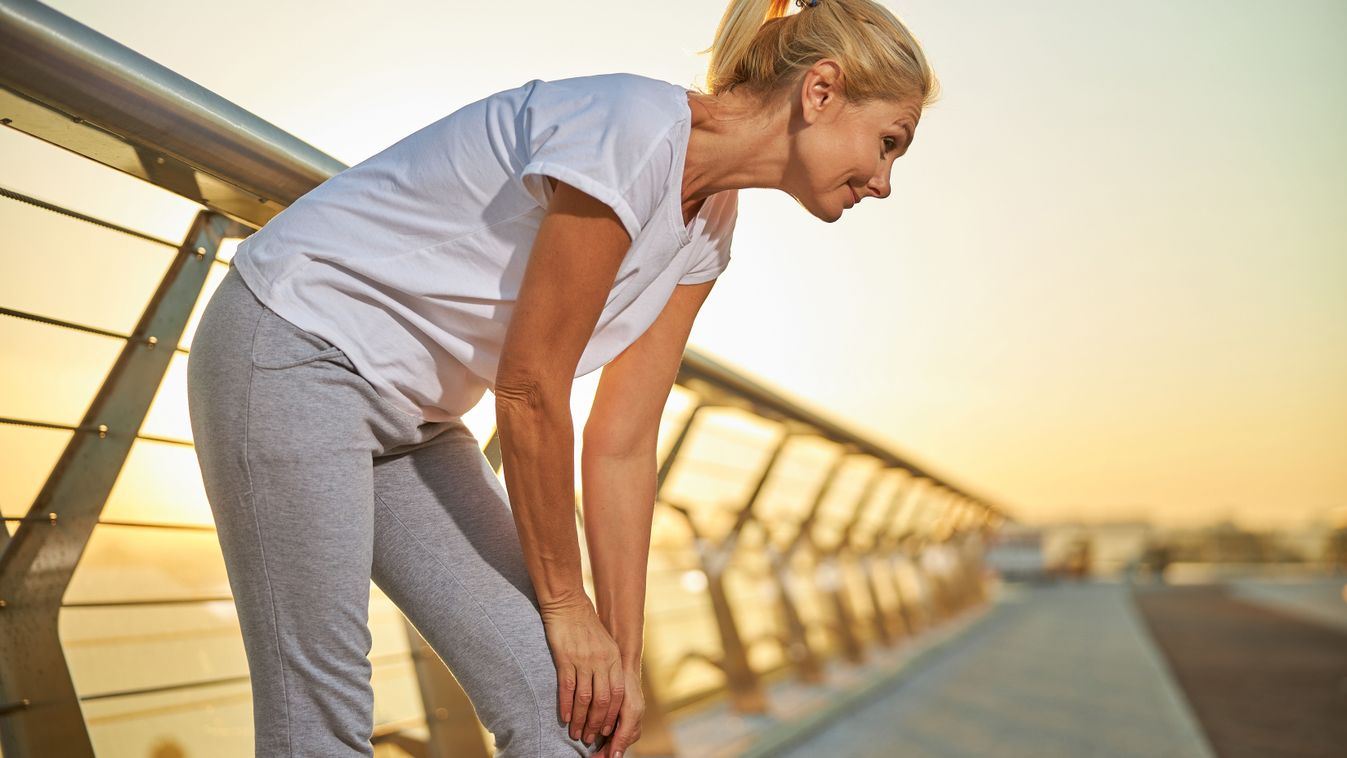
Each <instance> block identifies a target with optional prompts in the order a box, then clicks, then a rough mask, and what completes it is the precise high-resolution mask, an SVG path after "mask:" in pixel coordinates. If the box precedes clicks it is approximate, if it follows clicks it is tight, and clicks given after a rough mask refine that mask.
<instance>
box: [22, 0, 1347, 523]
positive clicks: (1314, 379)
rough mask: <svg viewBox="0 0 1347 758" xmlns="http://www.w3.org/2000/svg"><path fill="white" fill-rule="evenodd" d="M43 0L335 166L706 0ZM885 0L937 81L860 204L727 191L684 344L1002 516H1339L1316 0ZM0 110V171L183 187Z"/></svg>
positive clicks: (1346, 136) (1345, 213) (1323, 80)
mask: <svg viewBox="0 0 1347 758" xmlns="http://www.w3.org/2000/svg"><path fill="white" fill-rule="evenodd" d="M822 1H823V2H827V1H828V0H822ZM47 4H48V5H50V6H52V7H54V8H56V9H57V10H59V11H61V12H63V13H66V14H68V15H70V16H72V17H73V18H75V19H77V20H79V21H80V22H82V23H84V24H86V25H88V26H91V27H93V28H94V29H96V30H98V31H100V32H102V33H104V34H106V35H108V36H110V37H112V38H113V39H115V40H117V41H119V42H121V43H123V44H125V45H127V46H128V47H130V48H132V49H134V50H136V51H138V52H140V53H142V54H144V55H146V56H148V57H149V58H151V59H153V60H156V61H158V62H159V63H161V64H163V65H165V66H167V67H168V68H170V69H172V70H174V71H177V72H178V73H180V74H182V75H183V76H185V77H187V78H189V79H192V80H194V81H196V82H197V83H199V84H201V85H202V86H204V87H206V88H208V89H211V90H213V91H215V92H216V93H218V94H220V95H221V96H223V97H225V98H227V99H229V100H232V101H233V102H235V103H237V104H239V105H240V106H242V107H244V108H246V109H248V110H249V111H252V112H253V113H255V114H257V115H258V116H260V117H261V118H263V119H266V120H268V121H270V122H272V123H274V124H276V125H277V126H279V127H280V128H282V129H284V130H286V131H289V132H291V133H292V134H294V135H296V136H298V137H300V138H301V139H303V140H305V141H307V142H309V143H310V144H312V145H314V146H315V147H317V148H318V149H320V150H323V151H324V152H327V153H329V154H330V155H332V156H334V157H336V158H337V159H339V160H341V161H343V162H344V163H347V164H354V163H357V162H359V161H360V160H363V159H364V158H366V157H368V156H369V155H372V154H373V153H375V152H377V151H379V150H381V149H383V148H384V147H386V146H387V145H389V144H391V143H392V142H394V141H396V140H398V139H400V138H401V137H403V136H405V135H406V134H408V133H410V132H412V131H415V130H416V129H419V128H420V127H422V126H424V125H425V124H427V123H430V122H431V121H434V120H436V119H438V118H440V117H442V116H443V115H445V114H447V113H449V112H451V111H453V110H455V109H456V108H458V107H460V106H462V105H465V104H467V103H469V102H472V101H474V100H477V99H479V98H481V97H484V96H486V95H488V94H490V93H492V92H495V91H498V90H501V89H505V88H509V87H514V86H517V85H519V84H522V83H524V82H525V81H528V80H529V79H533V78H542V79H558V78H563V77H568V76H578V75H585V74H595V73H604V72H611V71H629V72H634V73H639V74H644V75H647V76H654V77H658V78H661V79H665V80H667V81H670V82H674V83H678V84H682V85H684V86H688V87H693V86H700V85H702V84H704V79H703V74H704V70H705V63H706V58H705V57H704V56H699V55H697V51H698V50H700V49H702V48H704V47H705V46H707V45H708V44H709V43H710V41H711V36H712V33H713V32H714V30H715V25H716V23H717V22H718V21H719V18H720V15H721V13H722V12H723V10H724V7H725V6H724V3H723V2H721V1H720V0H689V1H688V2H681V3H668V2H659V3H656V2H615V1H613V0H592V1H591V2H586V3H581V4H569V3H568V4H561V3H525V2H518V3H516V2H507V3H442V2H431V1H429V0H420V1H416V2H413V1H411V0H400V1H389V2H381V3H332V2H321V3H320V2H298V1H296V2H275V1H274V0H266V1H265V2H263V1H261V0H233V2H230V3H228V4H223V3H183V2H180V1H178V0H156V1H153V2H151V1H150V0H125V1H123V2H116V3H108V2H103V1H101V0H100V1H97V2H95V1H93V0H50V1H49V2H48V3H47ZM886 4H887V5H888V7H890V8H891V9H893V10H894V11H895V12H896V13H898V14H899V15H900V17H902V18H903V19H904V21H906V22H907V23H908V25H909V26H910V27H911V28H912V29H913V31H914V32H915V34H916V35H917V37H918V38H919V39H920V40H921V42H922V43H923V45H924V47H925V50H926V53H927V55H928V57H929V59H930V61H931V62H932V64H933V65H934V67H935V69H936V73H937V75H938V76H939V77H940V79H941V81H942V85H943V91H944V95H943V97H942V99H941V101H940V102H939V103H937V104H936V105H935V106H933V107H932V108H930V109H929V110H928V111H927V112H926V113H925V114H924V115H923V117H922V120H921V124H920V126H919V128H918V129H917V132H916V139H915V141H914V143H913V145H912V148H911V150H910V151H909V152H908V154H907V155H906V156H905V157H903V158H901V159H900V160H899V161H898V162H897V164H896V165H895V168H894V173H893V193H892V196H891V197H890V198H889V199H887V200H886V201H874V200H871V201H870V202H866V203H864V204H863V205H862V206H859V207H857V208H856V209H855V210H854V211H849V212H847V213H846V214H845V215H844V217H843V218H842V219H840V220H839V221H837V222H836V223H834V224H826V223H823V222H821V221H819V220H817V219H815V218H813V217H811V216H810V215H808V213H806V212H805V211H804V210H803V209H801V208H800V207H799V206H797V205H796V203H795V202H794V201H793V200H792V199H791V198H790V197H789V196H787V195H785V194H783V193H780V192H775V191H768V190H747V191H744V192H743V193H741V196H740V218H739V223H738V228H737V231H736V235H735V244H734V260H733V262H732V263H731V265H730V268H729V270H728V271H727V272H726V273H725V274H724V275H722V277H721V278H720V281H719V282H718V283H717V285H716V287H715V289H714V291H713V293H712V295H711V297H710V299H709V300H708V302H707V304H706V306H705V308H704V309H703V311H702V313H701V315H700V317H699V318H698V321H697V323H696V326H695V328H694V329H693V332H692V338H691V344H692V345H693V346H694V347H696V348H698V349H701V350H703V351H705V352H707V353H709V354H710V355H712V356H713V357H715V358H717V359H719V360H722V361H724V362H726V363H729V364H731V365H733V366H736V367H738V368H740V369H742V370H743V371H745V372H746V373H748V374H750V375H752V376H754V377H756V378H758V379H760V380H762V381H764V382H766V383H768V384H770V385H772V386H774V387H777V388H779V389H780V390H781V391H782V392H784V393H786V394H788V395H789V396H792V397H794V398H796V399H798V400H799V401H801V402H803V403H805V404H806V405H808V406H809V407H811V408H813V409H816V410H818V411H820V412H823V413H825V414H827V415H830V416H832V417H834V418H837V419H839V420H841V421H842V422H843V423H845V424H848V425H850V426H851V427H853V428H855V429H857V430H859V431H862V432H865V433H867V434H869V435H872V436H873V437H875V438H876V439H879V440H881V441H884V442H887V443H890V444H892V446H893V447H894V448H895V449H897V450H898V451H899V452H901V453H905V454H908V455H910V456H911V457H912V458H913V459H914V460H916V461H917V462H918V463H922V464H928V465H930V466H931V467H933V468H934V469H936V470H937V471H940V472H944V473H947V474H949V475H950V476H951V477H953V478H954V479H955V480H957V481H958V482H960V483H963V484H966V485H967V486H968V487H969V488H970V489H972V490H974V491H976V492H979V493H984V494H986V495H987V496H988V497H989V498H992V499H993V500H995V501H996V502H998V503H1002V504H1004V505H1005V506H1006V507H1007V508H1008V509H1009V510H1011V511H1012V512H1013V513H1014V514H1016V515H1017V516H1020V517H1022V518H1024V519H1028V520H1048V519H1059V518H1085V519H1115V518H1124V519H1130V518H1151V519H1153V520H1155V521H1157V522H1160V523H1167V524H1195V523H1200V522H1205V521H1209V520H1212V519H1220V518H1234V519H1236V520H1238V521H1239V522H1241V523H1243V524H1246V525H1248V526H1254V527H1261V526H1283V525H1284V526H1297V525H1301V524H1304V523H1307V522H1309V521H1312V520H1318V521H1328V520H1331V519H1334V518H1342V517H1344V516H1347V45H1344V44H1342V33H1343V31H1344V30H1347V3H1343V2H1341V1H1340V0H1298V1H1297V2H1295V3H1273V2H1266V1H1265V2H1250V1H1248V0H1233V1H1232V0H1220V1H1217V0H1185V2H1182V3H1173V2H1163V1H1162V0H1148V1H1146V2H1138V3H1129V4H1127V5H1126V6H1122V5H1119V4H1117V3H1105V2H1100V1H1099V0H1091V1H1089V2H1082V1H1081V0H1050V1H1049V0H1035V1H1034V2H1026V3H1014V4H1010V3H991V2H970V1H968V0H958V1H956V0H903V1H902V2H898V1H897V0H893V1H891V2H888V3H886ZM4 131H5V132H8V133H6V134H0V137H3V139H2V140H0V164H4V165H5V166H6V168H4V169H3V170H0V181H2V182H3V183H4V184H5V185H6V186H14V187H15V188H17V189H19V190H20V191H25V192H29V193H30V194H36V195H38V196H40V197H45V198H51V199H55V200H58V201H60V202H62V203H63V204H66V205H68V206H70V207H72V208H74V209H76V210H78V211H81V212H83V213H88V214H91V215H95V216H98V217H102V218H111V219H115V220H117V222H118V223H122V224H125V225H128V226H132V227H135V228H137V229H142V230H145V231H148V232H151V233H154V234H157V235H159V236H163V237H167V238H169V239H176V238H180V237H181V236H182V233H183V230H184V229H185V219H186V218H189V217H190V213H191V212H193V211H194V210H195V208H194V207H192V206H190V204H189V203H186V202H185V201H183V202H182V203H180V204H176V205H175V204H174V203H173V201H172V200H171V199H164V198H163V197H162V192H159V191H157V190H156V191H155V192H154V193H151V192H149V191H148V190H152V189H153V188H147V192H146V193H145V194H144V195H140V194H137V193H135V192H122V191H119V192H115V193H113V192H109V191H106V188H104V191H101V192H100V191H99V189H100V182H99V181H98V180H97V179H92V178H91V179H87V180H85V179H81V180H79V181H76V173H75V172H77V171H79V169H77V168H75V167H74V164H75V163H77V162H79V159H78V158H76V157H75V156H71V157H70V159H69V161H68V162H66V161H59V162H53V161H50V160H45V159H44V160H41V161H39V160H37V159H35V158H33V157H32V156H31V155H30V154H28V153H26V152H25V150H27V149H28V146H27V145H26V142H34V141H33V140H31V139H28V138H26V137H24V136H23V135H16V134H14V133H12V130H4ZM43 155H46V153H44V154H43ZM85 163H87V161H85ZM67 167H69V170H70V172H71V173H64V172H65V171H66V168H67ZM100 170H101V171H103V172H104V173H106V172H107V170H106V169H100ZM79 176H81V177H83V174H80V175H79ZM118 186H121V185H118ZM446 202H452V197H451V196H446ZM6 236H7V237H9V234H8V233H7V235H6ZM11 239H13V238H12V237H11ZM13 254H14V253H13V251H7V252H6V253H4V255H5V256H10V255H13ZM12 263H13V261H12V260H10V261H7V262H6V265H11V264H12ZM6 304H7V303H6ZM594 379H597V374H593V375H591V376H589V377H586V378H585V380H582V383H583V382H585V381H592V380H594ZM577 391H579V390H577Z"/></svg>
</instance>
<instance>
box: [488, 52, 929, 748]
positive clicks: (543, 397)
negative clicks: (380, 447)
mask: <svg viewBox="0 0 1347 758" xmlns="http://www.w3.org/2000/svg"><path fill="white" fill-rule="evenodd" d="M796 82H797V83H798V90H796V89H795V87H794V86H792V87H791V90H790V91H791V92H792V93H793V94H791V95H790V96H788V97H787V96H784V93H783V96H781V97H777V98H773V99H771V100H770V102H769V104H767V105H765V106H764V104H763V103H762V102H760V101H758V100H757V99H755V98H753V97H752V96H750V95H747V94H744V93H738V92H735V91H731V92H726V93H722V94H720V95H716V96H706V95H700V94H697V93H689V94H688V105H689V108H690V109H691V112H692V129H691V133H690V135H689V139H688V149H687V157H686V160H685V165H684V174H683V179H682V190H683V191H682V199H683V213H684V221H688V220H690V219H691V218H692V217H693V216H695V215H696V213H697V212H698V210H699V209H700V207H701V205H702V203H703V202H705V200H706V199H707V198H708V197H710V196H711V195H714V194H715V193H717V192H721V191H725V190H729V189H743V188H749V187H760V188H768V189H779V190H781V191H783V192H786V193H787V194H789V195H790V196H791V197H793V198H795V200H796V202H798V203H799V204H800V205H801V206H802V207H803V208H805V209H806V210H808V211H809V212H810V213H811V214H812V215H814V216H815V217H817V218H820V219H822V220H824V221H826V222H829V223H832V222H834V221H836V220H837V219H838V218H840V217H841V216H842V213H843V212H844V211H845V210H846V209H847V208H850V207H852V206H853V205H854V204H855V203H856V202H859V199H864V198H866V197H888V195H889V189H890V186H889V176H890V173H891V171H892V168H893V161H894V160H895V159H897V158H898V157H899V156H901V155H903V154H904V153H906V151H907V149H908V147H909V146H910V144H911V142H912V137H913V134H914V133H915V130H916V126H917V121H918V120H919V118H920V115H921V110H920V99H919V98H911V99H901V100H875V101H871V102H867V103H862V104H857V103H851V102H848V101H847V99H846V97H845V95H844V91H843V88H842V86H841V85H842V73H841V69H840V67H839V66H838V65H837V63H836V62H835V61H832V60H828V59H824V60H821V61H819V62H817V63H815V64H814V65H813V66H811V67H810V68H809V69H808V70H806V71H804V72H803V73H802V75H801V76H800V77H798V78H797V79H796ZM553 190H554V191H553V197H552V201H551V204H550V205H549V208H548V213H547V215H546V217H545V218H544V221H543V224H542V226H541V227H540V230H539V235H538V238H537V240H536V241H535V244H534V248H533V252H532V254H531V256H530V260H529V264H528V267H527V270H526V273H525V275H524V280H523V283H522V284H521V289H520V292H519V296H518V301H517V304H516V310H515V313H514V315H513V317H512V319H511V323H510V326H509V327H508V329H507V333H506V338H505V345H504V347H503V349H502V357H501V364H500V368H499V370H498V376H497V383H496V387H495V395H496V418H497V424H498V427H499V428H500V432H501V453H502V459H503V461H504V469H505V476H506V484H507V489H508V491H509V496H510V502H511V503H512V506H513V508H512V513H513V515H514V517H515V522H516V527H517V529H518V532H519V536H520V540H521V543H522V545H523V548H524V556H525V560H526V562H527V563H528V569H529V574H530V577H531V578H532V579H533V584H534V586H535V589H536V590H537V593H538V598H539V610H540V612H541V615H542V619H543V622H544V628H545V630H546V633H547V639H548V644H549V646H550V647H551V649H552V653H553V657H554V660H555V661H556V663H557V672H558V693H557V696H558V711H559V714H560V717H561V720H562V721H563V722H565V723H566V724H567V726H568V731H569V732H570V734H571V736H572V737H576V738H583V739H584V741H585V742H593V741H594V739H595V737H596V735H598V734H604V735H611V739H609V740H608V741H607V743H606V744H605V746H604V748H603V749H602V750H601V751H600V752H599V753H598V755H600V756H601V758H614V757H615V756H616V755H618V754H619V751H625V750H626V748H627V747H629V746H630V745H631V744H632V743H634V742H636V741H637V740H638V739H639V738H640V734H641V718H642V716H643V715H644V710H645V705H644V698H643V693H642V687H641V646H642V637H643V635H642V628H643V623H644V618H643V615H644V601H645V576H646V564H647V561H648V556H649V544H650V528H651V520H652V516H653V509H654V500H655V489H656V487H655V471H656V459H657V456H656V441H657V438H658V430H659V420H660V416H661V415H662V412H663V407H664V400H665V399H666V398H667V397H668V394H669V391H670V390H671V388H672V385H673V382H674V379H675V377H676V374H677V369H678V366H679V363H680V362H681V360H682V355H683V350H684V348H685V346H686V343H687V338H688V334H689V332H690V330H691V327H692V323H693V320H694V319H695V317H696V314H697V312H698V311H699V309H700V307H701V305H702V303H703V302H704V301H705V299H706V297H707V295H708V294H709V292H710V290H711V287H712V286H713V285H714V282H715V280H712V281H709V282H703V283H701V284H694V285H678V286H677V287H675V291H674V293H673V294H672V295H671V296H670V298H669V301H668V303H667V304H666V305H665V307H664V309H663V311H662V312H661V313H660V315H659V316H658V317H657V318H656V320H655V322H654V323H653V324H652V325H651V326H650V328H649V329H647V330H646V332H645V333H644V334H642V335H641V336H640V337H639V338H638V339H637V340H636V341H635V342H634V343H632V345H630V346H629V347H628V348H627V349H626V350H625V351H624V352H623V353H622V354H620V355H619V356H618V357H617V358H614V359H613V360H612V361H611V362H609V363H608V364H607V365H605V366H604V368H603V373H602V374H601V377H600V381H599V387H598V391H597V394H596V396H595V401H594V405H593V407H592V409H591V412H590V415H589V420H588V421H587V423H586V426H585V432H584V445H583V447H582V458H581V467H582V474H583V476H584V482H585V487H584V493H585V494H584V504H583V510H584V515H585V519H584V528H585V533H586V537H587V540H586V544H587V546H588V551H589V555H590V564H591V568H592V570H593V576H594V585H595V594H596V603H595V604H591V603H590V601H589V598H588V597H587V596H586V594H585V591H584V587H583V584H582V582H581V580H580V561H579V547H578V544H577V541H576V538H575V532H574V520H573V517H574V513H573V495H572V493H574V491H575V489H574V486H573V481H574V479H573V471H572V463H571V462H572V461H573V457H572V450H573V448H572V438H571V435H572V426H571V420H570V416H569V394H570V388H571V382H572V377H573V375H574V369H575V366H576V362H577V360H578V358H579V355H580V352H581V350H582V349H583V347H584V345H585V343H586V342H587V341H588V339H589V336H590V334H591V333H592V331H593V328H594V325H595V323H596V321H597V318H598V316H599V313H600V311H601V310H602V307H603V304H604V301H605V298H606V296H607V293H608V291H609V289H610V288H611V286H612V282H613V279H614V276H615V274H616V271H617V267H618V265H619V263H620V262H621V260H622V258H623V257H624V256H625V254H626V251H627V249H628V248H629V247H630V244H631V240H630V238H628V237H627V235H626V232H625V230H624V228H623V227H622V225H621V223H620V222H619V221H618V219H617V217H616V215H615V214H614V213H613V211H612V209H611V208H609V207H608V206H606V205H604V204H603V203H601V202H599V201H598V200H596V199H594V198H592V197H589V196H588V195H586V194H584V193H582V192H580V191H579V190H576V189H575V188H573V187H571V186H569V185H567V184H565V183H564V182H555V181H554V182H553ZM576 250H583V251H584V255H577V254H576ZM596 605H597V608H596V607H595V606H596Z"/></svg>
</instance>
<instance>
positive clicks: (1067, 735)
mask: <svg viewBox="0 0 1347 758" xmlns="http://www.w3.org/2000/svg"><path fill="white" fill-rule="evenodd" d="M1002 602H1003V606H1002V607H1000V608H998V609H996V610H995V611H994V612H993V614H992V616H991V617H990V618H987V619H985V620H984V621H983V622H982V623H979V624H978V625H977V626H976V627H975V628H974V629H972V630H971V631H970V632H969V633H968V634H967V635H966V636H965V637H963V638H962V639H960V640H959V641H958V642H956V643H954V644H952V645H949V646H947V647H945V648H942V649H940V650H939V651H938V652H936V653H933V654H932V655H931V656H929V657H927V658H925V659H923V660H921V661H920V662H919V664H918V665H917V666H915V667H914V669H913V670H911V671H909V672H906V673H904V674H902V675H900V677H899V679H898V680H897V681H896V683H895V686H894V687H893V688H891V689H889V690H887V691H886V692H885V693H884V694H880V695H877V696H876V697H875V698H874V699H873V700H872V701H871V702H869V703H867V704H865V705H864V706H862V707H861V708H860V710H857V711H855V712H853V713H851V714H848V715H847V716H846V717H845V718H843V717H841V716H839V717H838V721H837V723H836V724H835V725H833V726H829V727H828V728H827V729H826V730H825V731H821V732H818V733H816V734H815V735H814V736H812V737H811V738H809V739H807V740H806V741H804V742H800V743H797V744H796V745H795V746H793V747H792V748H791V749H789V750H787V751H785V752H780V753H778V755H779V756H782V757H783V758H806V757H808V758H815V757H816V756H829V758H909V757H910V758H985V756H998V758H1017V757H1019V756H1023V757H1024V758H1030V757H1032V758H1053V757H1054V756H1061V757H1062V758H1090V757H1098V758H1123V757H1124V756H1126V757H1128V758H1131V757H1132V756H1135V757H1136V758H1164V757H1166V756H1172V757H1173V758H1209V757H1210V756H1211V755H1212V752H1211V749H1210V747H1209V746H1208V745H1207V743H1206V741H1205V738H1204V737H1203V735H1202V732H1201V730H1200V728H1199V727H1198V725H1197V723H1196V721H1195V720H1194V718H1193V716H1192V712H1191V710H1190V709H1189V707H1188V705H1187V702H1186V701H1185V700H1184V698H1183V695H1182V694H1181V693H1180V691H1179V690H1178V688H1177V686H1176V685H1175V683H1174V680H1173V678H1172V676H1171V674H1170V672H1169V670H1168V668H1167V667H1166V664H1165V663H1164V662H1163V658H1162V657H1161V656H1160V654H1159V653H1158V652H1157V650H1156V649H1155V647H1154V645H1153V644H1152V642H1151V640H1150V637H1149V635H1148V633H1147V632H1146V631H1145V628H1144V627H1143V626H1142V625H1141V623H1140V620H1139V617H1138V615H1137V611H1136V609H1135V606H1134V605H1133V602H1132V599H1131V596H1130V593H1129V590H1128V588H1126V587H1125V586H1119V585H1106V584H1082V585H1063V586H1056V587H1043V588H1034V589H1028V590H1025V591H1023V592H1022V593H1020V594H1019V595H1018V597H1015V598H1011V599H1006V600H1003V601H1002Z"/></svg>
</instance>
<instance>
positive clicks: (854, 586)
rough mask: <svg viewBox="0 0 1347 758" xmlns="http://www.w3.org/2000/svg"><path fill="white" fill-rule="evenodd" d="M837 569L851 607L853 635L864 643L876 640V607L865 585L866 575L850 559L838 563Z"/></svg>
mask: <svg viewBox="0 0 1347 758" xmlns="http://www.w3.org/2000/svg"><path fill="white" fill-rule="evenodd" d="M837 568H838V570H839V571H840V572H841V574H842V576H841V580H842V587H841V589H842V592H843V593H845V595H846V600H847V603H848V604H849V605H850V606H851V621H852V625H853V626H854V629H853V630H852V631H853V633H854V634H855V635H856V637H857V639H859V640H861V641H862V642H869V641H871V640H874V639H875V638H876V632H875V625H874V621H873V618H874V615H875V607H874V603H873V602H872V601H871V600H870V588H869V587H868V586H867V585H866V583H865V574H864V573H863V572H862V569H861V567H860V566H859V565H857V563H856V561H855V560H852V559H851V558H849V557H844V558H843V559H842V560H840V561H838V566H837Z"/></svg>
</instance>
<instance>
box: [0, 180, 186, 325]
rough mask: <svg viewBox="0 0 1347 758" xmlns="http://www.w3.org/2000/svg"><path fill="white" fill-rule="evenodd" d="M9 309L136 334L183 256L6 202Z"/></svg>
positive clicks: (5, 294) (1, 215)
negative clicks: (158, 289) (162, 283)
mask: <svg viewBox="0 0 1347 758" xmlns="http://www.w3.org/2000/svg"><path fill="white" fill-rule="evenodd" d="M0 228H3V229H4V230H5V275H4V276H3V277H0V303H3V304H4V305H5V307H6V308H14V309H16V310H21V311H26V312H28V313H35V314H37V315H39V316H47V317H49V318H57V319H62V320H65V321H73V322H75V323H77V324H81V325H84V326H93V327H98V328H99V329H110V330H112V331H115V332H120V333H123V334H130V333H131V331H132V330H133V329H134V328H135V326H136V322H138V321H139V320H140V316H141V314H142V313H144V312H145V306H146V305H147V304H148V303H149V301H150V297H151V296H152V295H153V294H154V290H155V288H156V287H158V285H159V281H160V280H161V279H163V277H164V273H165V272H166V271H167V270H168V266H169V264H170V263H171V262H172V261H173V256H174V255H176V254H177V251H176V250H175V249H173V248H169V247H163V246H160V245H157V244H155V243H153V242H149V241H146V240H143V239H140V238H138V237H132V236H130V235H127V234H122V233H121V232H117V231H113V230H112V229H108V228H105V227H102V226H96V225H94V224H90V223H87V222H85V221H80V220H77V219H73V218H70V217H69V216H62V215H59V214H57V213H53V212H52V211H49V210H46V209H44V208H38V207H36V206H32V205H28V204H26V203H18V202H13V201H10V200H7V199H6V200H3V201H0Z"/></svg>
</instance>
